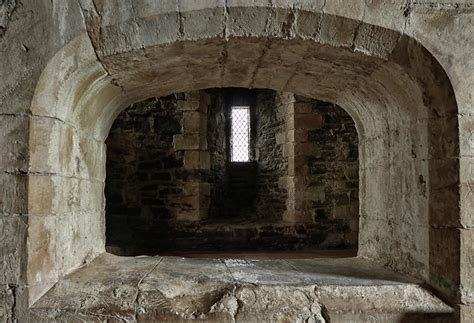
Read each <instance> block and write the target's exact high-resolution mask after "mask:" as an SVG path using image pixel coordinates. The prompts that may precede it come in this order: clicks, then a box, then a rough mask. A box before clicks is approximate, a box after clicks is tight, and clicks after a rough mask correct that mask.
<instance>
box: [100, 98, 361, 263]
mask: <svg viewBox="0 0 474 323" xmlns="http://www.w3.org/2000/svg"><path fill="white" fill-rule="evenodd" d="M106 145H107V176H106V194H105V197H106V238H107V243H106V248H107V250H108V251H109V252H111V253H115V254H119V255H141V254H148V255H155V254H163V253H174V254H188V255H189V254H190V253H192V254H199V253H206V254H212V253H213V252H215V253H218V252H227V253H229V252H247V253H249V252H250V253H251V252H260V253H261V252H268V251H303V252H305V254H306V255H307V254H308V252H311V251H313V252H315V251H316V253H315V256H316V255H318V254H319V255H320V256H321V252H319V253H318V252H317V251H324V250H337V251H338V254H341V252H340V251H347V255H352V256H354V255H356V254H357V252H356V249H357V237H358V227H359V200H358V192H359V171H358V166H359V165H358V137H357V131H356V129H355V125H354V122H353V121H352V119H351V118H350V116H349V115H347V113H346V112H345V111H344V110H342V109H341V108H340V107H337V106H335V105H333V104H330V103H326V102H321V101H317V100H311V99H308V98H305V97H301V96H296V97H295V96H294V95H293V94H291V93H279V92H275V91H271V90H244V89H210V90H204V91H199V92H191V93H189V92H188V93H180V94H174V95H171V96H167V97H164V98H153V99H148V100H145V101H143V102H140V103H136V104H133V105H132V106H130V107H128V108H127V109H126V110H124V111H123V112H122V113H121V114H120V115H119V116H118V117H117V119H116V120H115V122H114V125H113V126H112V128H111V131H110V134H109V137H108V138H107V140H106ZM272 255H273V256H276V255H278V256H280V257H281V254H275V253H273V254H272ZM294 256H296V255H294Z"/></svg>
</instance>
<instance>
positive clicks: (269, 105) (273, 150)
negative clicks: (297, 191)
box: [254, 90, 288, 221]
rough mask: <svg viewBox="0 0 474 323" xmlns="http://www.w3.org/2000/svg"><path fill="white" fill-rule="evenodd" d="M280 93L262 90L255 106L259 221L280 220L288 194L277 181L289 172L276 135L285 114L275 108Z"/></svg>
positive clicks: (257, 208) (280, 130) (278, 133)
mask: <svg viewBox="0 0 474 323" xmlns="http://www.w3.org/2000/svg"><path fill="white" fill-rule="evenodd" d="M279 95H280V94H279V93H277V92H275V91H270V90H263V91H260V92H259V93H258V95H257V96H256V103H255V107H254V108H255V132H256V138H255V157H256V158H255V159H256V162H257V165H258V178H257V200H256V210H255V211H256V215H257V217H258V218H260V219H267V220H273V221H281V219H282V218H283V213H284V212H285V209H286V200H287V195H288V192H287V190H286V189H285V188H282V187H281V186H280V185H279V179H280V178H281V177H283V176H286V174H287V173H288V160H287V158H286V157H285V156H284V155H283V146H282V144H281V142H279V139H280V138H279V135H280V134H281V133H282V132H283V131H284V128H285V118H284V117H285V114H284V113H282V111H281V110H282V109H285V108H287V107H285V106H283V107H282V106H281V105H278V104H279V102H277V101H278V99H279V97H278V96H279Z"/></svg>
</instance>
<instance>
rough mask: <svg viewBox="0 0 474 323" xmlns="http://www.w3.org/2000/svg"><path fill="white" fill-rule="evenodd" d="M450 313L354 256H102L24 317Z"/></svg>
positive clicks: (410, 284)
mask: <svg viewBox="0 0 474 323" xmlns="http://www.w3.org/2000/svg"><path fill="white" fill-rule="evenodd" d="M348 295H349V296H350V297H347V296H348ZM323 309H324V310H323ZM452 312H453V310H452V309H451V308H450V307H449V306H447V305H446V304H444V303H443V302H442V301H440V300H439V299H437V298H436V297H435V296H433V295H432V294H431V293H430V292H429V291H427V290H426V289H423V288H422V287H421V286H420V284H419V282H417V281H414V280H412V279H409V278H406V277H404V276H402V275H399V274H397V273H394V272H392V271H389V270H386V269H383V268H381V267H379V266H378V265H375V264H373V263H370V262H367V261H364V260H361V259H357V258H342V259H321V258H319V259H318V258H315V259H286V260H278V259H273V260H249V259H247V260H246V259H229V258H225V259H202V258H201V259H199V258H181V257H128V258H127V257H117V256H112V255H109V254H103V255H101V256H99V257H98V258H97V259H96V260H94V261H93V262H92V263H91V264H89V265H88V266H86V267H84V268H81V269H79V270H77V271H76V272H74V273H72V274H70V275H68V276H67V277H65V278H64V279H62V280H61V281H60V282H59V283H58V284H56V286H55V287H54V288H53V289H52V290H51V291H49V292H48V293H47V294H46V295H45V296H44V297H42V298H41V299H40V300H39V301H38V302H37V303H36V304H34V306H33V307H32V309H31V310H30V318H31V319H32V320H36V321H37V322H46V321H48V320H49V321H51V320H54V321H56V320H57V321H61V320H65V321H68V320H71V319H76V320H77V319H83V320H91V321H99V320H100V319H104V318H113V317H117V316H120V317H121V318H127V319H129V320H131V321H137V320H189V319H199V320H200V321H201V320H202V321H204V320H207V321H220V322H230V321H234V322H235V321H237V322H239V321H240V322H244V321H249V320H250V321H268V320H289V321H297V320H303V321H305V320H310V321H314V320H315V321H319V322H325V321H329V320H331V321H333V320H337V319H339V318H340V317H351V318H352V319H355V321H364V319H366V318H369V317H372V318H373V319H374V318H375V319H378V320H382V321H383V320H385V321H386V320H387V319H389V321H395V318H400V317H406V316H410V315H413V314H416V315H418V316H419V317H420V318H425V317H428V316H429V317H430V318H449V317H450V315H451V313H452ZM422 321H423V320H422Z"/></svg>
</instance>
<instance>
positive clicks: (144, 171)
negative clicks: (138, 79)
mask: <svg viewBox="0 0 474 323" xmlns="http://www.w3.org/2000/svg"><path fill="white" fill-rule="evenodd" d="M178 98H179V97H177V96H174V95H173V96H169V97H165V98H161V99H155V98H154V99H149V100H146V101H143V102H141V103H137V104H134V105H132V106H131V107H129V108H128V109H126V110H125V111H124V112H122V113H121V114H120V115H119V116H118V117H117V119H116V120H115V123H114V126H113V127H112V129H111V131H110V135H109V137H108V138H107V141H106V144H107V185H106V197H107V199H106V201H107V206H106V214H107V216H106V222H107V230H106V234H107V244H108V246H109V247H110V246H113V245H116V246H120V247H121V248H126V246H130V247H136V244H137V243H138V242H139V241H142V242H147V241H150V240H153V239H150V238H151V237H152V236H153V235H154V234H155V233H154V232H149V230H148V229H149V227H150V224H152V223H154V222H161V223H163V222H166V221H169V220H170V219H173V218H176V216H177V212H178V211H179V209H180V208H181V207H183V205H182V204H183V203H182V202H181V203H180V201H181V200H182V199H181V196H182V195H183V189H184V184H183V178H184V176H188V175H189V174H188V173H187V172H185V171H184V167H183V166H184V153H183V152H182V151H180V152H175V151H174V148H173V137H174V136H175V135H176V134H181V132H182V116H183V113H182V111H179V110H178V109H177V101H178ZM181 99H182V98H181Z"/></svg>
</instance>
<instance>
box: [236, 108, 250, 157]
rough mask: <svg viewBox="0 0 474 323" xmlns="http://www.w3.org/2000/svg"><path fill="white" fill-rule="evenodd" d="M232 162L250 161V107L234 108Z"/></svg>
mask: <svg viewBox="0 0 474 323" xmlns="http://www.w3.org/2000/svg"><path fill="white" fill-rule="evenodd" d="M231 120H232V137H231V147H232V154H231V160H232V161H233V162H248V161H249V160H250V153H249V148H250V147H249V146H250V110H249V107H232V119H231Z"/></svg>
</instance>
